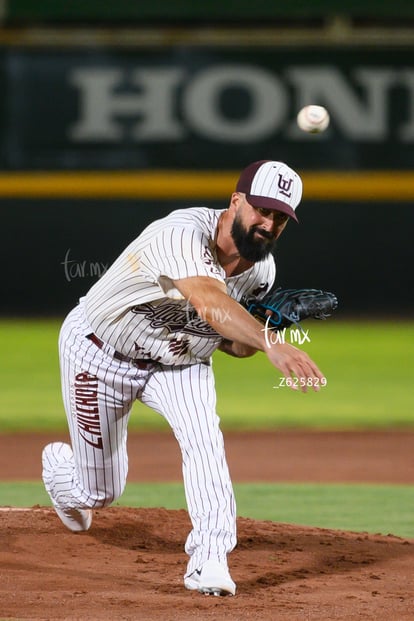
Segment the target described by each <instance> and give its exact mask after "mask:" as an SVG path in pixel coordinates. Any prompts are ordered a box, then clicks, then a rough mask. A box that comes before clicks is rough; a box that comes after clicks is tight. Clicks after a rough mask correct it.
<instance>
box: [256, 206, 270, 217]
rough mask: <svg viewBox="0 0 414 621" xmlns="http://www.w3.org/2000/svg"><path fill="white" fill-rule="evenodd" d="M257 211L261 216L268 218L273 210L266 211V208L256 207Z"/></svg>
mask: <svg viewBox="0 0 414 621" xmlns="http://www.w3.org/2000/svg"><path fill="white" fill-rule="evenodd" d="M256 211H258V212H259V213H260V215H261V216H264V217H267V216H269V215H270V213H271V210H270V209H265V207H256Z"/></svg>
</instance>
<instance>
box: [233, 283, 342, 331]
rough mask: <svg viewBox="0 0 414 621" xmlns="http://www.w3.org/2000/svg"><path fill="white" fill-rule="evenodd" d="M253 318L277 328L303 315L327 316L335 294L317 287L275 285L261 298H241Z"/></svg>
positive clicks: (300, 319)
mask: <svg viewBox="0 0 414 621" xmlns="http://www.w3.org/2000/svg"><path fill="white" fill-rule="evenodd" d="M242 304H243V306H245V308H247V310H248V311H249V313H251V314H252V315H253V316H254V317H255V318H256V319H258V320H259V321H261V322H262V323H267V325H269V326H271V327H272V328H275V329H277V330H280V329H281V328H286V327H288V326H290V325H292V323H294V324H296V325H298V324H299V322H300V321H302V320H303V319H307V318H308V317H313V318H314V319H326V318H327V317H329V316H330V315H331V314H332V313H333V311H334V310H335V309H336V308H337V306H338V300H337V298H336V295H334V294H333V293H330V292H329V291H321V290H320V289H280V288H279V289H275V290H273V291H270V292H269V293H267V294H266V295H265V296H264V297H263V298H261V299H257V298H246V299H245V300H242Z"/></svg>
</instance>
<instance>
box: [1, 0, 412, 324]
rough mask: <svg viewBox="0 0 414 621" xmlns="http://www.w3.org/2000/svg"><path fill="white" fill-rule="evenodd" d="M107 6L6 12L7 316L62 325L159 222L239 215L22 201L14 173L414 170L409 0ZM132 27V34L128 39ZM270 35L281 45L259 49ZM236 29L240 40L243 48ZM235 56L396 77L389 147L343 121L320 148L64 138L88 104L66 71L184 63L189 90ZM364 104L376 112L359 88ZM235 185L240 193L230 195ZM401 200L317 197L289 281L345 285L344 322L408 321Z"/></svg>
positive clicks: (27, 6)
mask: <svg viewBox="0 0 414 621" xmlns="http://www.w3.org/2000/svg"><path fill="white" fill-rule="evenodd" d="M102 4H103V3H102V2H101V1H99V2H98V0H82V1H72V2H65V3H59V2H58V3H57V2H53V1H49V0H48V1H44V2H42V3H33V2H32V1H31V0H9V2H8V3H7V4H6V7H5V12H4V15H3V18H2V20H3V21H2V24H1V28H0V90H1V98H0V218H1V219H0V222H1V244H0V261H1V274H2V296H1V306H0V313H1V314H2V315H4V316H26V315H27V316H28V315H47V316H50V315H63V314H65V313H66V312H67V311H68V310H69V309H70V308H71V307H72V306H73V305H74V304H75V303H76V301H77V299H78V298H79V297H80V296H81V295H83V294H84V293H85V292H86V291H87V290H88V288H89V287H90V286H91V285H92V284H93V282H94V281H95V280H96V278H98V277H99V275H100V273H101V272H102V270H103V269H105V267H107V266H108V265H109V264H110V263H111V262H112V261H113V260H114V259H115V258H116V256H117V255H118V254H119V252H121V250H122V249H123V248H124V247H125V246H126V245H127V244H128V243H129V242H130V241H131V240H132V239H133V238H134V237H135V236H136V235H137V234H138V233H139V232H140V231H141V230H142V229H143V228H144V226H145V225H146V224H148V223H149V222H150V221H152V220H153V219H155V218H159V217H162V216H163V215H165V214H167V213H168V212H169V211H171V210H172V209H175V208H182V207H186V206H193V205H205V206H211V207H214V208H222V207H226V206H227V199H223V200H222V201H220V202H218V201H214V202H212V201H211V200H208V199H206V200H200V199H199V198H198V199H197V200H194V198H193V197H191V196H188V197H185V198H184V199H180V200H177V199H176V198H174V197H172V198H171V200H165V199H162V198H159V197H157V196H156V195H154V197H153V198H151V200H143V197H142V196H140V195H139V192H137V195H136V196H135V197H133V198H131V199H129V200H125V199H123V198H121V197H119V198H116V197H115V198H113V199H105V198H103V199H102V198H99V199H98V198H97V197H96V198H95V197H93V196H91V197H90V198H88V199H85V198H77V197H76V193H75V192H73V193H71V192H68V196H67V197H64V198H62V197H56V198H53V193H52V195H51V196H50V198H40V197H37V196H36V195H33V193H32V194H31V193H30V192H28V193H27V196H25V194H24V182H23V181H22V184H23V187H22V188H20V189H21V190H22V192H16V193H15V195H14V194H13V192H7V191H6V190H4V189H3V186H2V180H5V181H7V180H8V179H9V178H10V176H12V175H13V174H18V173H20V172H24V171H29V172H31V173H33V174H36V172H59V171H79V172H81V171H87V170H93V171H102V170H104V171H105V172H107V174H108V178H110V175H111V172H113V171H117V170H132V171H134V170H137V171H140V172H142V171H145V170H148V171H151V170H154V169H157V170H161V171H162V170H165V172H166V177H165V183H166V184H168V170H170V169H175V170H177V171H179V170H183V171H191V170H206V169H208V170H227V169H228V170H238V169H241V168H242V167H244V165H246V164H247V163H249V162H250V161H253V160H255V159H263V158H271V159H283V160H285V161H287V162H288V163H289V164H290V165H292V167H294V168H296V169H297V170H299V171H302V172H309V171H336V172H337V173H338V175H341V174H342V173H344V172H346V173H349V172H351V173H353V172H354V173H355V174H358V173H359V172H360V171H365V172H368V174H369V171H370V170H377V171H378V170H380V171H399V170H404V171H405V172H406V173H408V174H410V173H411V171H412V169H413V165H414V144H413V143H412V142H404V141H402V140H401V139H400V137H399V134H398V128H399V127H400V126H401V124H404V122H407V119H408V118H410V115H411V114H412V106H413V105H414V104H413V101H412V99H414V98H413V97H411V94H410V93H408V92H407V89H405V90H404V88H402V87H401V84H399V83H398V80H399V76H401V75H402V73H404V72H413V75H414V3H412V2H411V1H410V2H406V1H404V0H399V1H396V2H393V3H389V2H380V3H378V2H373V1H369V0H365V1H364V0H361V1H360V2H348V3H346V12H345V9H344V3H343V2H339V1H338V2H332V1H330V2H327V1H325V0H318V1H315V2H312V3H310V2H304V1H299V0H294V1H291V2H289V3H284V4H283V6H282V4H281V3H275V2H270V1H268V2H266V1H263V0H262V1H258V2H256V3H254V5H253V4H252V3H251V2H247V0H242V1H241V2H239V3H238V5H237V6H238V10H237V15H235V11H234V7H232V6H231V3H223V2H218V1H216V0H210V1H207V2H203V3H200V4H198V3H194V2H193V3H191V2H189V1H187V0H181V1H176V2H173V3H172V2H167V1H166V0H164V1H163V0H156V1H154V2H151V3H137V2H135V1H130V2H128V1H127V0H119V1H118V2H117V3H114V4H110V5H109V4H106V3H104V4H105V6H102ZM134 29H135V30H134ZM269 29H273V31H274V37H273V40H272V35H269ZM127 30H128V32H131V31H132V32H133V36H130V38H129V43H125V33H126V32H127ZM273 31H272V32H273ZM198 32H199V33H201V34H206V33H207V34H208V33H209V32H210V34H211V32H213V33H215V35H216V34H217V33H219V34H220V33H221V39H220V38H219V39H217V44H212V43H211V40H210V43H209V44H208V45H206V46H200V45H199V44H198V42H197V33H198ZM261 32H262V33H263V36H266V37H268V39H269V41H270V43H269V44H266V45H262V44H260V41H259V43H258V38H257V37H258V34H259V35H260V33H261ZM134 33H135V34H134ZM151 33H156V34H157V38H156V39H154V40H156V41H157V43H156V44H148V42H147V43H145V41H147V40H148V37H149V36H150V35H151ZM237 33H242V34H243V42H240V43H239V44H237V41H236V43H235V40H236V39H237ZM289 33H290V34H291V37H292V38H291V41H289V37H288V36H287V35H289ZM278 35H279V36H278ZM249 36H250V39H249ZM282 37H284V43H281V41H280V40H279V39H280V38H282ZM231 41H232V43H231V44H230V43H229V42H231ZM272 41H273V43H272ZM235 62H237V63H244V64H246V63H247V64H249V63H250V64H251V65H252V66H254V65H258V66H260V67H262V68H264V69H266V71H269V72H273V73H274V74H275V75H276V76H278V78H279V79H281V80H284V79H285V71H286V68H287V67H288V66H292V65H295V66H297V65H300V66H304V67H306V66H309V67H311V66H313V65H315V64H317V65H319V66H326V67H333V68H336V69H337V70H338V71H340V72H341V74H342V75H344V76H345V77H347V78H349V79H350V80H352V79H355V76H354V73H353V72H354V70H355V69H357V68H361V67H366V68H370V67H371V68H379V69H380V68H384V69H388V70H392V71H393V72H394V74H395V78H396V84H395V87H393V88H392V89H391V92H390V94H389V101H388V106H389V107H388V109H387V115H388V116H387V131H386V133H385V135H384V136H383V137H382V138H381V140H366V139H358V137H356V138H351V137H350V136H349V135H346V132H344V131H343V128H341V126H340V124H338V119H337V118H335V114H333V116H332V118H331V121H332V122H331V126H330V129H329V131H328V132H327V133H326V135H324V136H321V137H318V138H317V139H316V140H314V141H313V140H309V137H308V136H305V135H303V136H302V137H300V138H299V139H291V138H290V137H289V136H288V135H287V133H286V132H285V131H284V128H280V129H279V130H278V131H275V132H274V133H272V134H271V135H269V136H265V137H263V138H262V139H260V140H257V141H255V140H252V141H250V142H247V143H243V144H233V143H225V142H220V141H212V140H209V139H208V138H206V137H203V136H200V135H197V134H196V133H195V132H192V131H188V132H187V133H186V135H185V138H183V139H181V140H177V141H171V140H170V141H164V142H163V141H162V140H159V141H158V142H157V141H152V142H151V141H136V140H135V141H133V140H132V139H131V135H130V133H129V132H128V131H126V132H125V133H124V135H123V137H122V139H119V140H118V141H116V142H111V141H105V140H101V141H99V142H95V143H94V142H84V143H78V144H75V143H74V142H73V141H71V140H70V139H69V138H68V133H67V128H68V126H69V125H70V124H71V123H73V121H74V120H75V119H76V118H77V117H78V113H79V105H80V104H79V100H78V93H77V92H76V90H74V89H72V90H71V89H70V88H68V81H67V80H66V78H65V75H66V72H67V71H69V70H70V69H71V68H72V67H73V66H75V65H76V66H88V65H90V66H95V67H100V66H101V67H110V66H112V65H114V66H118V67H119V66H121V67H124V68H125V70H127V71H129V70H130V69H133V68H134V67H137V66H140V65H142V66H145V67H151V66H153V67H156V66H158V65H159V64H160V63H161V64H163V65H168V64H170V63H171V64H174V65H179V66H181V67H183V68H184V69H185V71H186V80H187V81H188V80H190V79H191V76H192V75H193V74H194V73H195V72H197V71H199V70H200V69H203V68H208V67H210V66H215V65H220V63H235ZM410 75H411V73H410ZM186 84H187V82H184V85H183V86H182V88H185V86H186ZM355 88H356V89H357V87H355ZM286 89H287V94H288V96H289V97H290V99H289V109H288V118H287V119H286V123H288V122H290V123H292V122H293V121H294V118H295V115H296V113H297V107H298V102H296V101H295V98H294V94H293V93H292V92H289V86H288V84H287V82H286ZM357 90H358V89H357ZM181 95H182V93H181V92H180V91H178V93H177V97H181ZM230 95H231V96H230ZM359 95H360V97H361V102H362V103H367V102H364V92H363V90H361V91H360V93H359ZM312 103H322V104H324V103H325V102H316V101H315V102H312ZM177 105H178V104H177ZM220 105H222V106H223V109H225V111H226V114H228V115H232V114H233V115H234V116H235V118H237V117H238V116H240V115H243V114H244V113H245V111H246V109H247V108H248V106H249V101H246V98H245V97H243V93H237V92H233V93H229V96H228V97H227V99H226V98H225V99H224V100H223V101H221V102H220ZM177 114H180V112H177ZM127 129H128V128H127ZM413 175H414V173H413ZM75 183H76V182H75ZM232 191H233V188H230V187H229V196H230V194H231V192H232ZM392 195H394V196H395V198H394V199H393V200H388V199H387V200H382V198H381V196H378V194H376V195H375V196H374V197H373V198H372V199H371V200H364V201H363V200H359V197H358V195H357V192H356V193H355V196H354V198H353V199H352V201H350V200H347V201H345V200H342V201H341V200H338V199H335V198H334V197H333V196H332V197H330V196H329V193H328V195H327V196H326V197H324V198H323V199H322V198H321V199H320V200H312V201H311V200H309V199H307V196H306V188H305V194H304V199H303V203H302V205H301V206H300V207H299V210H298V215H299V218H300V225H295V224H294V223H293V222H292V223H290V224H289V226H288V228H287V230H286V232H285V233H284V235H283V236H282V238H281V239H280V240H279V247H278V252H277V266H278V276H277V280H278V284H279V285H281V286H283V287H296V286H298V287H318V288H319V287H320V288H325V289H328V290H331V291H334V292H335V293H336V294H337V295H338V298H339V301H340V308H339V311H338V313H341V314H342V315H343V316H348V315H355V314H358V315H369V316H373V315H378V316H381V317H383V316H387V315H393V316H402V315H405V316H411V315H412V311H413V304H414V287H413V284H414V283H413V276H412V271H413V263H414V244H413V239H412V237H413V231H414V191H413V195H412V196H411V195H409V196H408V197H407V196H405V197H404V196H403V195H402V193H401V192H400V190H399V187H398V184H397V183H396V184H395V188H393V190H392ZM22 196H23V197H22ZM65 259H66V263H65Z"/></svg>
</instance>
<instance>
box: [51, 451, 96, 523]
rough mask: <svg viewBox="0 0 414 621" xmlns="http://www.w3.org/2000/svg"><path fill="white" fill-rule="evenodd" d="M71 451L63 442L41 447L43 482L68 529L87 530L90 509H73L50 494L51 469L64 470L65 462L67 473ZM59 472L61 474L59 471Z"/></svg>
mask: <svg viewBox="0 0 414 621" xmlns="http://www.w3.org/2000/svg"><path fill="white" fill-rule="evenodd" d="M71 462H73V452H72V449H71V447H70V446H69V444H65V443H64V442H52V443H51V444H48V445H47V446H45V448H44V449H43V453H42V465H43V473H42V477H43V483H44V484H45V488H46V491H47V493H48V494H49V497H50V500H51V501H52V505H53V508H54V510H55V511H56V513H57V515H58V516H59V518H60V519H61V521H62V522H63V524H64V525H65V526H66V528H69V530H71V531H73V532H74V533H76V532H81V531H84V530H88V529H89V528H90V526H91V524H92V509H73V508H70V507H64V506H62V505H60V504H59V503H58V502H57V501H56V500H55V499H54V498H53V494H52V488H53V487H54V479H53V471H54V470H56V469H57V468H59V469H60V470H64V468H65V464H67V465H68V473H70V471H71V470H72V468H73V465H72V463H71ZM59 474H62V473H61V472H60V473H59Z"/></svg>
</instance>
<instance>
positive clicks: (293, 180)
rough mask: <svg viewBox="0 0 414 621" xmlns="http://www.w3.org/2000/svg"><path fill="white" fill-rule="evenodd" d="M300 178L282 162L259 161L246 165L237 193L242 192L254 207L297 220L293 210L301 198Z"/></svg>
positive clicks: (301, 185)
mask: <svg viewBox="0 0 414 621" xmlns="http://www.w3.org/2000/svg"><path fill="white" fill-rule="evenodd" d="M302 187H303V184H302V179H301V178H300V177H299V175H298V174H297V173H296V172H295V171H294V170H292V168H290V167H289V166H288V165H287V164H285V163H284V162H274V161H272V160H260V161H258V162H253V163H252V164H249V166H247V168H245V169H244V170H243V171H242V173H241V175H240V178H239V180H238V182H237V186H236V192H243V193H244V194H246V198H247V200H248V201H249V203H250V204H251V205H253V207H263V208H264V209H274V210H275V211H281V212H282V213H285V214H287V215H288V216H289V217H290V218H293V220H296V222H298V219H297V217H296V213H295V209H296V207H297V206H298V205H299V203H300V201H301V198H302Z"/></svg>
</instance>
